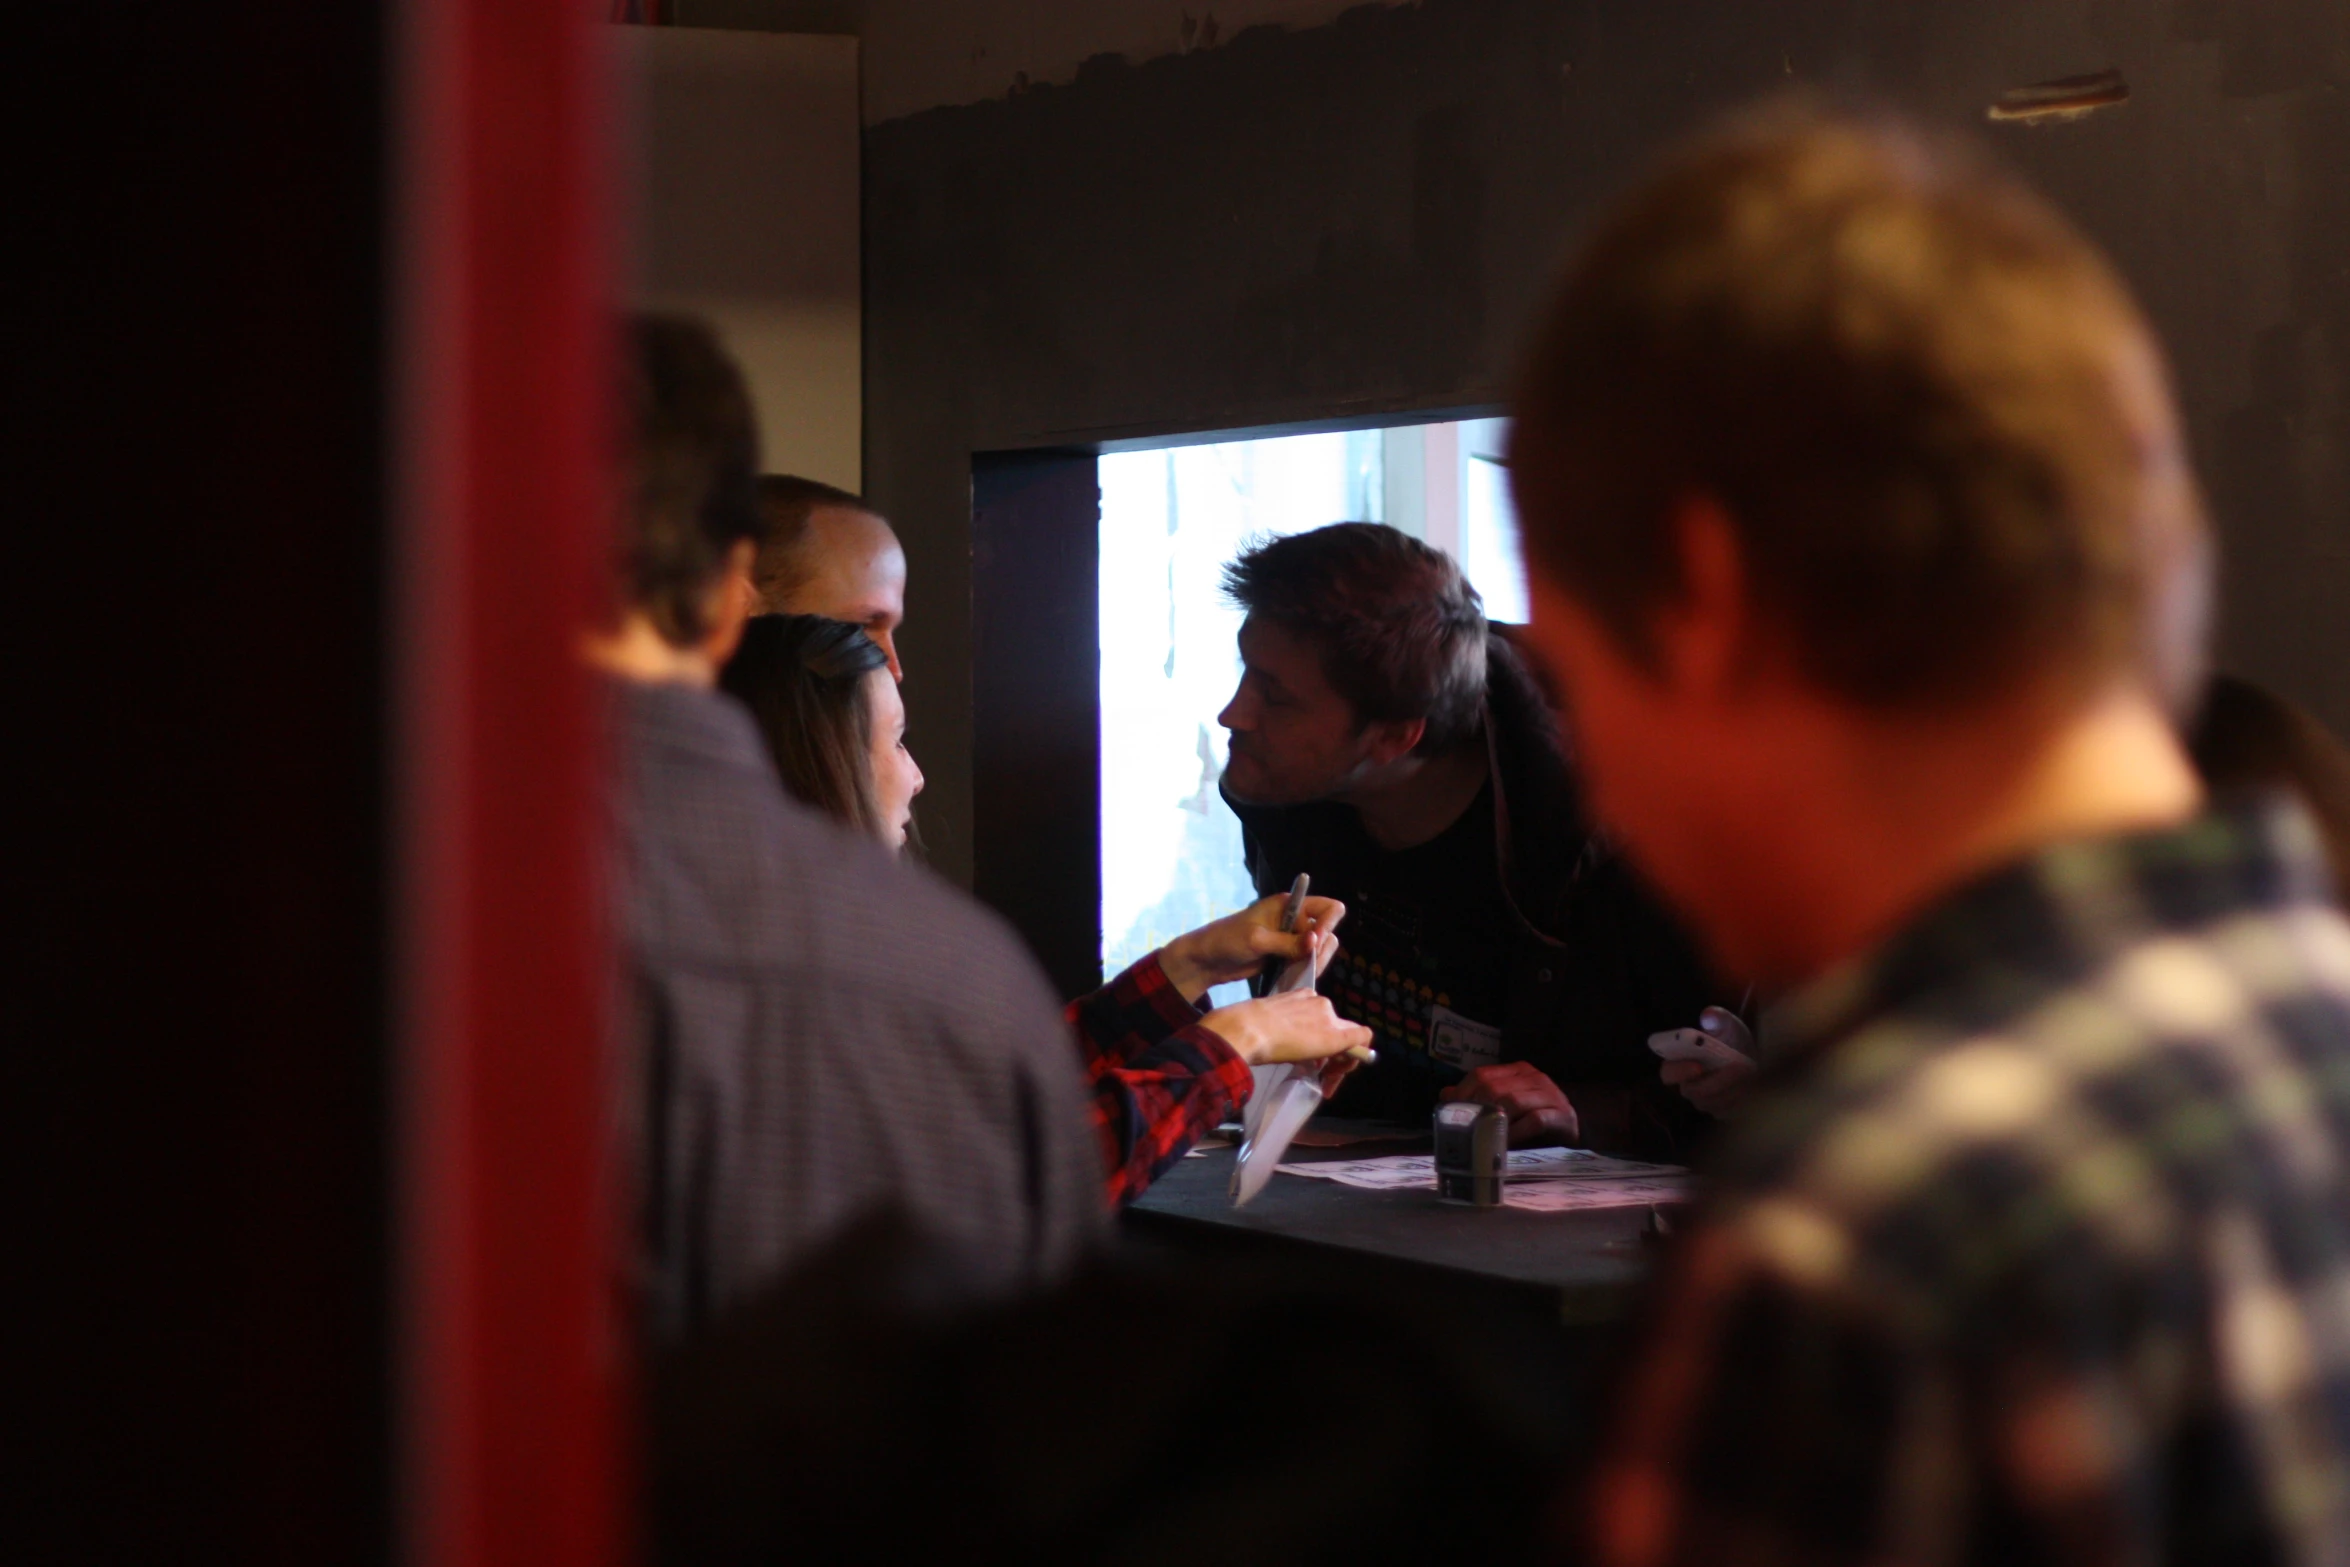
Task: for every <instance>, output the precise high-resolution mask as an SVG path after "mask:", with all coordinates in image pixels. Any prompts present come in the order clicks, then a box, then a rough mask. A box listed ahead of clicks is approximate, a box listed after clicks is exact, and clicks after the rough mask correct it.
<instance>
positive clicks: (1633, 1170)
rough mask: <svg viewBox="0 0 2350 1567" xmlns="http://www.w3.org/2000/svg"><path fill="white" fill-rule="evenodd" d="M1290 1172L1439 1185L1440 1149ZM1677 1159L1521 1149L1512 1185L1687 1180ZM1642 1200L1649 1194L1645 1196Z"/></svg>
mask: <svg viewBox="0 0 2350 1567" xmlns="http://www.w3.org/2000/svg"><path fill="white" fill-rule="evenodd" d="M1281 1173H1282V1174H1284V1175H1303V1176H1306V1177H1308V1178H1310V1179H1312V1180H1317V1181H1337V1182H1338V1183H1340V1184H1341V1185H1344V1186H1359V1187H1362V1188H1363V1189H1365V1190H1366V1191H1382V1192H1387V1191H1405V1190H1409V1189H1410V1188H1413V1187H1422V1188H1427V1187H1433V1186H1434V1185H1435V1184H1436V1156H1435V1155H1434V1154H1424V1153H1422V1154H1390V1155H1388V1156H1387V1157H1385V1158H1382V1159H1333V1160H1330V1161H1328V1162H1327V1163H1315V1164H1285V1165H1283V1166H1281ZM1687 1175H1688V1172H1687V1171H1686V1170H1684V1169H1682V1168H1681V1167H1680V1166H1679V1165H1677V1164H1646V1163H1643V1162H1642V1161H1640V1160H1637V1159H1611V1158H1609V1157H1608V1156H1607V1155H1605V1154H1596V1153H1593V1152H1592V1151H1591V1150H1590V1149H1588V1148H1516V1149H1512V1150H1511V1151H1510V1162H1509V1185H1510V1187H1511V1189H1512V1190H1515V1189H1516V1188H1517V1187H1518V1186H1520V1185H1522V1184H1523V1185H1537V1184H1538V1185H1543V1186H1549V1185H1568V1184H1572V1185H1578V1186H1579V1185H1588V1184H1599V1183H1606V1182H1618V1181H1628V1180H1664V1179H1674V1178H1679V1179H1686V1177H1687ZM1641 1200H1642V1201H1647V1200H1648V1199H1646V1198H1643V1199H1641Z"/></svg>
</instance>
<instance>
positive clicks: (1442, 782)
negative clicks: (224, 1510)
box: [1338, 744, 1486, 852]
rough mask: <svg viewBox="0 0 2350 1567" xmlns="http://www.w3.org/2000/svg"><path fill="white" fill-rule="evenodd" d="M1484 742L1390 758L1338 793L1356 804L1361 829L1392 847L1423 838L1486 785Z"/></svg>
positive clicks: (1443, 824) (1453, 817) (1458, 814)
mask: <svg viewBox="0 0 2350 1567" xmlns="http://www.w3.org/2000/svg"><path fill="white" fill-rule="evenodd" d="M1485 774H1486V763H1485V747H1484V746H1483V745H1482V744H1475V745H1464V746H1461V747H1460V748H1458V749H1457V750H1453V751H1449V752H1447V753H1446V754H1444V755H1442V756H1430V757H1417V756H1407V757H1403V758H1401V759H1399V760H1397V761H1394V762H1390V763H1388V764H1387V766H1385V767H1383V768H1381V769H1379V771H1378V772H1377V773H1375V774H1373V775H1372V776H1371V777H1370V778H1367V779H1365V780H1363V781H1362V782H1360V783H1358V784H1356V785H1354V786H1353V787H1352V788H1350V789H1348V790H1347V791H1346V792H1345V793H1343V794H1341V795H1340V796H1339V797H1338V798H1339V799H1340V800H1341V801H1342V802H1343V803H1345V804H1347V805H1351V806H1353V807H1354V808H1355V814H1356V815H1357V816H1358V817H1360V818H1361V819H1362V823H1363V831H1364V832H1365V833H1366V834H1368V835H1369V837H1370V839H1371V841H1372V842H1373V843H1375V844H1377V845H1378V846H1379V847H1380V848H1382V849H1385V850H1388V851H1390V852H1393V851H1394V850H1397V849H1410V848H1415V847H1417V846H1418V845H1420V844H1423V843H1426V842H1427V841H1428V840H1429V839H1431V838H1434V837H1435V836H1437V835H1438V834H1439V833H1441V832H1443V831H1444V830H1445V829H1446V828H1447V827H1450V826H1451V825H1452V824H1453V823H1454V822H1457V821H1459V820H1460V819H1461V813H1462V812H1464V811H1466V810H1467V809H1468V808H1469V807H1470V806H1471V805H1472V804H1474V803H1475V801H1476V799H1477V791H1479V790H1480V789H1482V788H1484V787H1485Z"/></svg>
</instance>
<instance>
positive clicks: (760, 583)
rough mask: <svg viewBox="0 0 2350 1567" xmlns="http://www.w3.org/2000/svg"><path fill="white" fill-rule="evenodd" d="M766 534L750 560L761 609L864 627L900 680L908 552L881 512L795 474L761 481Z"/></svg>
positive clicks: (755, 609) (762, 532)
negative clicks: (900, 627) (899, 643)
mask: <svg viewBox="0 0 2350 1567" xmlns="http://www.w3.org/2000/svg"><path fill="white" fill-rule="evenodd" d="M759 518H760V539H759V554H758V559H757V561H756V562H755V563H754V564H753V565H752V567H751V586H752V590H753V592H754V593H755V595H756V600H755V602H754V603H753V604H752V606H751V608H752V613H753V614H759V615H826V616H830V617H831V618H832V619H834V620H845V621H848V622H850V623H851V624H852V625H858V626H863V627H864V628H865V634H866V635H867V636H869V637H871V638H872V639H873V640H874V642H875V643H876V644H878V645H879V647H880V648H881V651H882V652H883V654H884V655H886V656H887V657H888V659H889V672H890V673H891V674H892V675H895V676H897V677H898V678H899V679H901V680H902V679H904V678H905V671H904V670H903V669H901V668H899V666H898V646H897V630H898V623H899V622H900V621H902V620H904V619H905V618H906V552H905V550H904V549H902V548H901V547H899V544H898V536H897V535H896V534H895V533H893V532H891V531H890V526H889V524H888V523H887V522H885V521H884V520H883V519H882V517H881V516H880V514H879V513H877V512H875V511H874V510H873V509H872V508H871V507H869V506H867V505H866V504H865V502H864V500H863V499H862V498H861V497H859V496H855V495H852V494H850V493H849V492H848V491H846V490H841V489H835V488H834V487H833V486H831V485H829V484H822V483H819V482H817V481H816V480H814V479H803V478H799V477H797V476H796V475H792V474H769V475H767V476H766V477H764V478H762V479H761V480H760V481H759Z"/></svg>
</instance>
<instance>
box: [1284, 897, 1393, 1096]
mask: <svg viewBox="0 0 2350 1567" xmlns="http://www.w3.org/2000/svg"><path fill="white" fill-rule="evenodd" d="M1313 884H1314V878H1313V877H1312V876H1310V875H1308V874H1307V873H1306V872H1304V871H1299V872H1298V873H1297V880H1295V881H1293V882H1291V883H1290V884H1289V901H1288V902H1287V903H1284V904H1283V905H1281V934H1282V935H1284V936H1287V935H1291V934H1293V933H1294V932H1295V931H1296V930H1297V917H1298V915H1299V914H1301V913H1302V912H1304V910H1305V906H1306V889H1307V888H1309V887H1311V886H1312V885H1313ZM1306 963H1307V965H1308V968H1309V971H1310V972H1311V973H1312V975H1313V977H1314V979H1315V981H1316V982H1317V983H1319V982H1320V980H1321V978H1322V964H1321V959H1320V957H1319V956H1318V955H1317V953H1308V954H1307V956H1306ZM1271 970H1272V965H1270V964H1268V965H1267V972H1271ZM1346 1054H1347V1055H1348V1056H1349V1057H1351V1058H1352V1059H1353V1060H1356V1061H1359V1062H1361V1063H1362V1064H1363V1065H1365V1066H1368V1065H1370V1064H1371V1063H1372V1062H1374V1061H1377V1060H1378V1059H1379V1052H1377V1051H1376V1050H1366V1049H1364V1048H1363V1047H1362V1046H1361V1045H1349V1046H1348V1047H1347V1049H1346Z"/></svg>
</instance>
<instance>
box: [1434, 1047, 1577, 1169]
mask: <svg viewBox="0 0 2350 1567" xmlns="http://www.w3.org/2000/svg"><path fill="white" fill-rule="evenodd" d="M1436 1097H1437V1098H1439V1099H1441V1100H1443V1101H1444V1102H1445V1103H1446V1104H1457V1103H1459V1102H1460V1101H1462V1100H1467V1101H1468V1102H1470V1103H1471V1104H1481V1105H1494V1106H1497V1107H1499V1109H1500V1110H1501V1112H1502V1114H1504V1115H1506V1116H1508V1117H1509V1118H1510V1146H1511V1147H1512V1148H1523V1147H1526V1146H1528V1145H1529V1144H1533V1143H1572V1142H1574V1141H1575V1140H1576V1139H1577V1138H1578V1137H1580V1136H1582V1135H1583V1122H1582V1118H1581V1117H1580V1116H1578V1115H1576V1114H1575V1107H1574V1106H1573V1105H1571V1104H1569V1103H1568V1102H1567V1096H1566V1094H1565V1093H1564V1092H1562V1091H1561V1090H1560V1088H1559V1085H1558V1084H1556V1083H1554V1082H1552V1081H1551V1080H1550V1079H1549V1078H1547V1077H1545V1076H1543V1074H1542V1073H1541V1072H1540V1071H1538V1070H1537V1069H1535V1068H1534V1067H1531V1066H1528V1065H1527V1064H1526V1063H1525V1062H1523V1061H1504V1062H1502V1063H1501V1064H1500V1065H1499V1066H1481V1067H1479V1068H1477V1070H1475V1071H1474V1072H1471V1073H1470V1074H1469V1075H1468V1076H1467V1077H1464V1078H1462V1079H1461V1080H1460V1081H1459V1082H1457V1083H1455V1084H1453V1085H1452V1086H1451V1087H1450V1088H1448V1089H1446V1090H1445V1091H1444V1092H1443V1093H1441V1094H1438V1095H1437V1096H1436Z"/></svg>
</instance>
